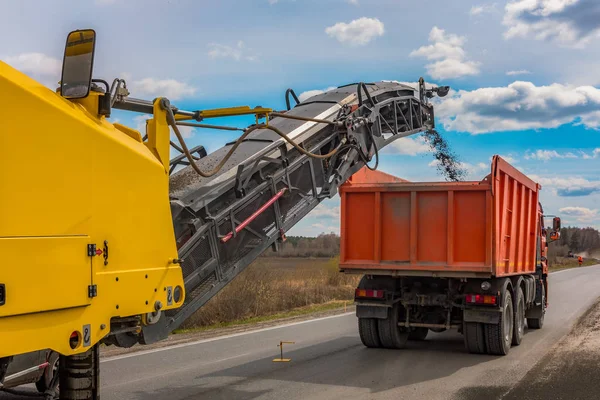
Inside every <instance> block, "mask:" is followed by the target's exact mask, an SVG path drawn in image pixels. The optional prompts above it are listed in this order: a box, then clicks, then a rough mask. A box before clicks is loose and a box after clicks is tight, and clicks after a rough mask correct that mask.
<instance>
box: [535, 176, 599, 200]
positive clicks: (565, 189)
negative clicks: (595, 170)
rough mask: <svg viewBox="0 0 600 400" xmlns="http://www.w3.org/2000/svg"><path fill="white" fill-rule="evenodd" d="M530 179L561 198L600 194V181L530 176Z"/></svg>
mask: <svg viewBox="0 0 600 400" xmlns="http://www.w3.org/2000/svg"><path fill="white" fill-rule="evenodd" d="M529 177H530V178H531V179H533V180H534V181H535V182H537V183H539V184H540V185H542V187H544V186H548V187H550V188H552V189H554V191H555V192H556V194H557V195H558V196H561V197H580V196H588V195H590V194H594V193H599V192H600V181H590V180H588V179H585V178H579V177H566V178H562V177H551V178H547V177H542V176H538V175H533V174H530V175H529Z"/></svg>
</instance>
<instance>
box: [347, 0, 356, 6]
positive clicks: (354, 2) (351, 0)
mask: <svg viewBox="0 0 600 400" xmlns="http://www.w3.org/2000/svg"><path fill="white" fill-rule="evenodd" d="M346 3H348V4H352V5H355V6H357V5H358V0H346Z"/></svg>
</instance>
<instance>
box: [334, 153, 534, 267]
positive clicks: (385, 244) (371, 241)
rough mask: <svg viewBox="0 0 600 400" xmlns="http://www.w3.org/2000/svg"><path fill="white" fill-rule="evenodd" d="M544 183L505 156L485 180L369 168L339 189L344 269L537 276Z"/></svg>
mask: <svg viewBox="0 0 600 400" xmlns="http://www.w3.org/2000/svg"><path fill="white" fill-rule="evenodd" d="M540 189H541V186H540V185H538V184H537V183H535V182H534V181H532V180H531V179H529V178H528V177H526V176H525V175H524V174H522V173H521V172H520V171H518V170H517V169H516V168H514V167H512V166H511V165H510V164H508V163H507V162H506V161H505V160H503V159H502V158H500V157H498V156H495V157H494V158H493V159H492V166H491V173H490V174H489V175H488V176H487V177H485V178H484V179H483V180H482V181H480V182H433V183H430V182H426V183H424V182H408V181H404V180H401V179H399V178H395V177H393V176H391V175H388V174H384V173H381V172H378V171H369V170H366V169H362V170H360V171H359V172H357V174H355V175H354V176H353V177H352V178H351V179H350V180H349V181H348V182H346V183H345V184H344V185H342V186H341V188H340V196H341V198H342V206H341V254H340V269H341V270H342V271H345V272H348V273H364V274H373V275H379V274H381V275H394V276H448V277H463V276H464V277H479V276H481V277H484V276H496V277H501V276H508V275H517V274H526V273H534V272H535V265H536V245H537V243H536V238H537V237H538V230H539V229H541V228H540V226H539V221H540V216H541V214H540V212H541V211H540V207H539V190H540Z"/></svg>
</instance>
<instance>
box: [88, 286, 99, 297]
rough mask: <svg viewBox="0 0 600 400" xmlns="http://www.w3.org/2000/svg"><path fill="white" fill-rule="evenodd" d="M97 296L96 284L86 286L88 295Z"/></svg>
mask: <svg viewBox="0 0 600 400" xmlns="http://www.w3.org/2000/svg"><path fill="white" fill-rule="evenodd" d="M96 296H98V285H89V286H88V297H90V298H92V297H96Z"/></svg>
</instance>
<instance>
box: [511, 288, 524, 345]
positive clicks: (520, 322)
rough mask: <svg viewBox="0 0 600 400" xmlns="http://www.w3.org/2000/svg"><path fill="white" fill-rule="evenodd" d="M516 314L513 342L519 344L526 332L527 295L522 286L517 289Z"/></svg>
mask: <svg viewBox="0 0 600 400" xmlns="http://www.w3.org/2000/svg"><path fill="white" fill-rule="evenodd" d="M513 306H514V314H515V321H514V323H513V337H512V344H513V345H514V346H518V345H520V344H521V340H523V335H524V334H525V296H524V295H523V289H521V288H520V287H519V288H518V289H517V296H516V297H515V302H514V304H513Z"/></svg>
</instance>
